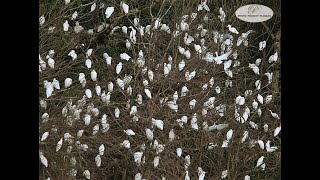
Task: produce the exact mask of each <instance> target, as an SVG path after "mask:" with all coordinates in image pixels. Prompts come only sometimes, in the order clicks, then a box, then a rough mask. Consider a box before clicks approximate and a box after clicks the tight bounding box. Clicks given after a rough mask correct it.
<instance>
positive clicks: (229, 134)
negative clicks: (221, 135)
mask: <svg viewBox="0 0 320 180" xmlns="http://www.w3.org/2000/svg"><path fill="white" fill-rule="evenodd" d="M232 134H233V130H232V129H230V130H229V131H228V132H227V141H230V139H231V138H232Z"/></svg>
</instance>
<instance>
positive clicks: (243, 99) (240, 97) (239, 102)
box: [236, 96, 245, 106]
mask: <svg viewBox="0 0 320 180" xmlns="http://www.w3.org/2000/svg"><path fill="white" fill-rule="evenodd" d="M244 102H245V98H244V97H242V96H237V97H236V104H238V105H239V106H241V105H243V104H244Z"/></svg>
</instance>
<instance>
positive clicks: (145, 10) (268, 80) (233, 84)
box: [39, 0, 281, 180]
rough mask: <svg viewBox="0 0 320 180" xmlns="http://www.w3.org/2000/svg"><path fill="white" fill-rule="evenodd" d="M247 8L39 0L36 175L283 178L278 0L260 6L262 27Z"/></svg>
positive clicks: (163, 0)
mask: <svg viewBox="0 0 320 180" xmlns="http://www.w3.org/2000/svg"><path fill="white" fill-rule="evenodd" d="M123 3H126V4H127V5H128V7H129V10H128V12H126V11H125V10H124V8H123V5H124V4H123ZM249 3H252V2H251V1H246V0H243V1H238V0H237V1H232V2H229V1H210V0H208V1H207V2H206V1H203V2H201V1H194V0H184V1H178V0H154V1H152V0H148V1H138V0H131V1H129V0H128V1H126V2H125V1H123V2H120V1H119V0H113V1H107V0H95V1H94V0H92V1H88V0H77V1H75V0H71V1H70V0H65V1H62V0H51V1H44V0H40V5H39V8H40V16H42V15H43V17H41V18H40V19H39V21H40V26H39V31H40V34H39V41H40V47H39V51H40V52H39V71H40V72H39V93H40V97H39V100H40V106H39V111H40V114H39V119H40V120H39V144H40V149H39V154H40V158H39V162H40V166H39V170H40V174H39V178H40V179H86V178H87V179H147V180H148V179H185V177H186V176H187V174H188V176H190V178H191V179H198V177H199V176H201V177H199V179H201V178H202V177H203V175H205V179H221V178H226V179H244V178H247V179H248V178H249V176H250V177H251V178H252V179H280V158H281V153H280V152H281V139H280V134H279V131H280V130H281V121H280V118H279V117H281V115H280V107H281V106H280V90H281V89H280V88H281V87H280V61H281V57H280V45H279V43H280V35H281V33H280V12H279V11H280V2H278V1H272V2H271V1H270V2H265V1H261V2H260V1H255V2H254V3H260V4H264V5H267V6H269V7H270V8H271V9H273V11H274V16H273V17H272V18H271V19H270V20H268V21H266V22H263V23H246V22H242V21H240V20H239V19H237V18H236V17H235V15H234V12H235V10H236V9H237V8H238V7H240V6H242V5H246V4H249ZM94 7H95V8H94ZM107 7H114V11H113V13H112V14H111V15H110V17H109V18H107V16H106V14H105V13H106V10H107ZM220 7H221V9H220ZM91 10H92V11H91ZM109 10H110V9H109ZM222 11H223V12H222ZM75 12H76V13H77V16H76V17H75ZM224 13H225V17H223V16H224V15H223V14H224ZM66 20H67V21H68V23H66ZM41 21H42V22H41ZM67 24H68V25H67ZM229 24H230V25H231V26H232V27H235V28H236V29H237V30H238V31H239V33H238V34H235V33H232V32H231V31H230V30H229V29H228V27H227V25H229ZM187 26H188V27H187ZM122 27H127V34H125V33H124V32H123V28H122ZM64 28H65V29H64ZM141 29H142V30H141ZM141 32H143V35H142V34H141ZM188 37H189V39H188ZM192 39H193V40H192ZM187 41H190V42H187ZM262 41H266V46H265V48H264V49H262V50H259V47H261V46H262ZM126 43H127V45H129V44H130V48H127V47H126ZM240 43H241V44H240ZM187 44H189V45H187ZM198 45H199V46H198ZM196 46H197V47H196ZM183 48H184V49H183ZM196 48H200V49H197V50H198V52H197V51H196ZM72 50H73V52H72ZM90 51H92V52H90ZM186 51H187V53H186ZM200 51H201V53H200ZM188 52H189V53H190V57H188ZM105 53H106V54H105ZM121 53H127V55H129V56H130V57H131V58H130V59H129V60H124V59H121V58H120V54H121ZM75 54H76V56H77V57H75ZM72 56H73V57H72ZM217 56H218V57H217ZM222 56H225V57H226V58H222ZM276 56H277V57H276ZM110 57H111V58H110ZM219 58H222V61H220V60H219ZM259 58H260V59H261V61H259V60H257V59H259ZM88 59H89V60H88ZM110 59H111V65H110V64H108V63H107V61H110ZM181 61H184V63H185V66H184V67H183V65H182V63H181ZM53 62H54V65H53ZM90 62H91V64H92V65H91V67H90V65H89V64H90ZM120 62H121V63H122V69H121V70H120V65H118V64H119V63H120ZM88 63H89V64H88ZM117 66H118V71H119V70H120V72H119V73H118V74H117V73H116V69H117V68H116V67H117ZM182 67H183V69H182ZM179 68H180V69H179ZM93 70H94V71H95V72H96V74H97V78H96V80H95V73H94V72H92V71H93ZM81 73H83V74H81ZM265 73H269V74H265ZM80 74H81V75H80ZM83 75H84V77H82V76H83ZM80 76H81V77H80ZM151 76H152V77H151ZM54 78H55V79H54ZM67 78H71V79H72V83H71V85H70V79H67ZM66 79H67V80H66ZM257 80H259V81H257ZM110 82H112V84H113V88H112V87H111V85H110ZM65 84H69V85H67V87H65ZM108 86H109V87H108ZM183 86H186V87H187V89H188V91H187V92H186V93H185V96H181V94H182V92H181V91H182V87H183ZM97 87H98V88H99V87H100V88H101V92H100V93H99V92H98V94H97V93H96V89H97ZM130 87H131V89H132V92H129V91H130ZM128 89H129V90H128ZM145 89H148V90H149V91H150V93H151V98H150V97H148V96H149V94H148V92H147V91H146V90H145ZM89 90H90V91H91V93H90V92H89ZM98 91H99V90H98ZM177 95H178V96H177ZM271 95H272V96H271ZM91 96H92V97H91ZM108 98H110V99H108ZM176 98H177V99H176ZM261 98H262V99H263V101H264V102H263V103H262V102H259V101H261ZM266 101H267V102H266ZM194 104H195V105H194ZM134 106H135V107H136V108H137V112H134V108H132V107H134ZM176 106H177V108H178V109H175V108H176ZM115 109H117V110H119V112H120V114H119V117H116V116H117V115H116V114H117V113H115V111H117V110H115ZM183 116H185V117H183ZM156 120H161V121H162V122H163V129H160V128H161V127H160V126H161V125H160V126H159V124H157V123H159V122H161V121H156ZM185 120H187V122H183V121H185ZM156 124H157V125H158V126H157V125H156ZM160 124H161V123H160ZM159 127H160V128H159ZM128 129H131V130H132V131H133V132H134V133H135V135H133V136H129V135H127V134H126V133H125V132H124V131H125V130H128ZM146 129H150V131H149V130H148V133H150V132H151V133H152V134H153V137H151V136H147V134H146V133H147V132H146V131H147V130H146ZM169 134H170V135H169ZM41 138H42V140H40V139H41ZM125 140H127V141H125ZM124 141H125V142H124ZM128 141H129V143H130V145H129V144H126V143H127V142H128ZM125 145H127V148H126V147H124V146H125ZM128 145H129V147H128ZM102 146H104V152H101V150H102ZM177 148H181V149H182V153H181V156H180V157H179V156H178V155H177ZM136 152H142V153H143V154H142V156H141V157H137V155H139V153H136ZM135 153H136V154H135ZM134 154H135V155H136V158H134V156H135V155H134ZM262 156H263V157H264V159H263V162H262V163H260V164H259V166H258V167H257V163H258V162H257V161H258V159H260V160H261V158H260V157H262ZM155 157H159V164H158V163H157V158H155ZM188 157H190V164H189V163H188V162H187V161H188V160H187V159H188ZM135 160H136V161H137V162H135ZM139 160H141V162H138V161H139ZM100 163H101V164H100ZM98 166H99V167H98ZM226 170H227V171H226ZM204 172H205V173H204ZM89 173H90V175H89ZM139 173H140V174H139ZM139 175H142V178H139ZM224 176H225V177H224ZM245 176H246V177H245Z"/></svg>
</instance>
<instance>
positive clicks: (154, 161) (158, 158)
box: [153, 156, 160, 168]
mask: <svg viewBox="0 0 320 180" xmlns="http://www.w3.org/2000/svg"><path fill="white" fill-rule="evenodd" d="M159 161H160V156H156V157H154V159H153V167H154V168H157V167H158V165H159Z"/></svg>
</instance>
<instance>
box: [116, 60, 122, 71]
mask: <svg viewBox="0 0 320 180" xmlns="http://www.w3.org/2000/svg"><path fill="white" fill-rule="evenodd" d="M121 70H122V62H119V64H117V66H116V74H119V73H120V72H121Z"/></svg>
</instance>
